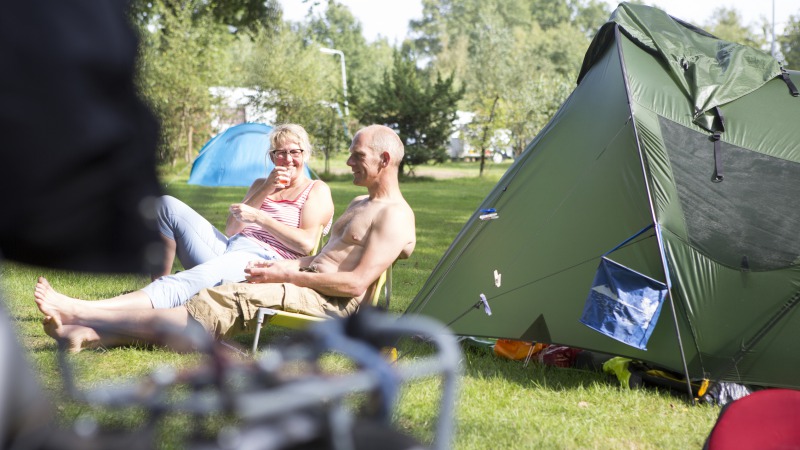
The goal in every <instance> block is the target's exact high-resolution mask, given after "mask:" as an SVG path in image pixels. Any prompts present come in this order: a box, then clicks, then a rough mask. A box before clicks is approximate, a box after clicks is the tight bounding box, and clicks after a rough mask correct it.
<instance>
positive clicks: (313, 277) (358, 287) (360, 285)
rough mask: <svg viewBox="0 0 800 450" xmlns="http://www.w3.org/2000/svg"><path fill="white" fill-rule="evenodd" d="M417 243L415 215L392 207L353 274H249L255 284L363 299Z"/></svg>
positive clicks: (280, 270) (377, 223) (281, 270)
mask: <svg viewBox="0 0 800 450" xmlns="http://www.w3.org/2000/svg"><path fill="white" fill-rule="evenodd" d="M415 242H416V233H415V227H414V214H413V212H412V211H411V209H410V208H408V207H407V205H404V206H396V207H388V208H386V209H385V210H384V211H382V213H381V214H379V215H378V216H377V217H376V219H375V220H374V222H373V224H372V228H371V231H370V233H369V236H368V237H367V239H366V241H365V243H364V251H363V253H362V257H361V259H360V260H359V261H358V263H356V265H355V266H354V267H353V269H352V270H349V271H339V272H334V273H313V272H299V271H291V270H287V268H286V267H284V266H277V265H272V266H270V267H268V268H265V269H263V270H256V271H245V272H246V273H247V278H248V280H251V281H254V282H266V283H270V282H288V283H292V284H294V285H297V286H301V287H307V288H311V289H314V290H315V291H317V292H319V293H321V294H324V295H330V296H334V297H361V296H362V295H363V294H364V293H365V292H366V290H367V289H368V288H369V286H370V285H372V284H373V283H374V282H375V280H377V279H378V277H380V275H381V274H382V273H383V272H384V271H385V270H386V269H388V268H389V266H391V265H392V263H393V262H394V261H395V259H397V258H398V256H400V254H401V253H402V252H403V251H404V249H405V250H406V252H408V253H410V251H411V250H413V246H414V243H415Z"/></svg>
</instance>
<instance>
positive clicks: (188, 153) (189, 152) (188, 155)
mask: <svg viewBox="0 0 800 450" xmlns="http://www.w3.org/2000/svg"><path fill="white" fill-rule="evenodd" d="M193 138H194V127H193V126H191V125H189V142H187V143H186V155H185V159H186V162H187V163H188V162H191V161H192V155H193V154H194V148H193V147H192V145H193Z"/></svg>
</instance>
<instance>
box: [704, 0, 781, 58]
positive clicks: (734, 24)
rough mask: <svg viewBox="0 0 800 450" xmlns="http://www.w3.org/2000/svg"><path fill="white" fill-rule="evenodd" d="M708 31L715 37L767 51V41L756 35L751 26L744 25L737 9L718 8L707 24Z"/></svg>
mask: <svg viewBox="0 0 800 450" xmlns="http://www.w3.org/2000/svg"><path fill="white" fill-rule="evenodd" d="M705 28H706V31H708V32H709V33H711V34H713V35H714V36H716V37H718V38H720V39H723V40H726V41H728V42H735V43H737V44H742V45H747V46H750V47H753V48H757V49H762V50H763V49H765V48H766V45H767V41H766V39H764V37H763V36H759V35H758V34H756V33H754V32H753V31H752V30H751V29H750V27H749V26H746V25H743V24H742V16H741V15H740V14H739V11H738V10H736V9H735V8H725V7H721V8H717V9H715V10H714V12H713V13H712V14H711V18H710V19H709V20H708V21H707V22H706V24H705Z"/></svg>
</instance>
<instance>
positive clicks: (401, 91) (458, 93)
mask: <svg viewBox="0 0 800 450" xmlns="http://www.w3.org/2000/svg"><path fill="white" fill-rule="evenodd" d="M463 94H464V91H463V89H455V88H454V87H453V77H452V76H450V77H448V78H442V77H441V76H437V78H436V81H435V82H433V83H431V82H430V81H428V79H427V77H426V76H424V75H423V74H422V71H421V70H420V69H419V68H418V67H417V62H416V60H415V59H414V58H413V57H411V56H410V55H409V54H403V53H401V52H399V51H398V52H395V55H394V64H393V66H392V70H391V71H387V72H386V73H385V74H384V79H383V83H382V84H381V85H380V86H379V87H378V88H377V89H376V91H375V92H374V94H373V95H372V97H371V98H370V99H369V100H367V101H366V103H364V104H361V105H360V107H361V111H362V114H361V117H360V120H361V122H362V123H378V124H384V125H386V126H388V127H390V128H392V129H393V130H395V131H396V132H397V133H398V135H399V136H400V139H402V141H403V144H404V145H405V148H406V153H405V158H404V159H403V161H401V163H400V172H401V173H405V169H406V167H410V168H411V169H410V170H413V166H414V165H417V164H424V163H427V162H428V161H431V160H434V161H439V162H441V161H444V160H445V159H446V157H447V154H446V152H445V145H446V144H447V141H448V139H449V136H450V133H451V130H452V127H453V121H454V120H455V117H456V105H457V103H458V101H459V100H460V99H461V97H462V96H463Z"/></svg>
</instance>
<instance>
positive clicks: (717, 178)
mask: <svg viewBox="0 0 800 450" xmlns="http://www.w3.org/2000/svg"><path fill="white" fill-rule="evenodd" d="M719 138H720V132H719V131H715V132H714V134H713V135H711V140H712V141H714V176H712V177H711V181H713V182H714V183H719V182H721V181H722V179H723V176H722V162H721V161H720V159H721V156H720V143H719Z"/></svg>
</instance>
